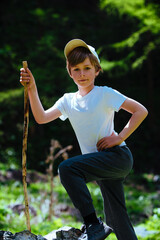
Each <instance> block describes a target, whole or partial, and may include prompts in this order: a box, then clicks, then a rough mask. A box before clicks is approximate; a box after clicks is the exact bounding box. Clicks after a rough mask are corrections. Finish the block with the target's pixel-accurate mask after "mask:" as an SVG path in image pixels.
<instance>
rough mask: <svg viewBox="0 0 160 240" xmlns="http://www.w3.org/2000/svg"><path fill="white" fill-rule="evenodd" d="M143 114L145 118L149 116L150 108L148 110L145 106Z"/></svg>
mask: <svg viewBox="0 0 160 240" xmlns="http://www.w3.org/2000/svg"><path fill="white" fill-rule="evenodd" d="M143 115H144V119H145V118H146V117H147V115H148V110H147V108H145V107H144V108H143Z"/></svg>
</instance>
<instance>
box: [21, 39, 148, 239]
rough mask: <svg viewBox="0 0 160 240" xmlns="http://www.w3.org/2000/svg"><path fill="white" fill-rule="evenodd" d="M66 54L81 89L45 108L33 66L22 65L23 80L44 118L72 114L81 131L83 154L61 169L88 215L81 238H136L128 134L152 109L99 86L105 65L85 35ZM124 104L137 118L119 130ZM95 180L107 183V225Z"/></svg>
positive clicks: (45, 120) (66, 185)
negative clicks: (128, 199)
mask: <svg viewBox="0 0 160 240" xmlns="http://www.w3.org/2000/svg"><path fill="white" fill-rule="evenodd" d="M64 54H65V57H66V62H67V70H68V73H69V75H70V77H71V78H72V79H73V81H74V83H75V84H76V85H77V87H78V91H77V92H74V93H66V94H64V95H63V96H62V97H61V98H60V99H59V100H58V101H57V102H56V103H55V104H54V105H53V107H51V108H50V109H48V110H46V111H45V110H44V109H43V106H42V104H41V102H40V99H39V96H38V92H37V87H36V83H35V80H34V77H33V75H32V73H31V71H30V70H29V69H27V71H25V70H24V69H23V68H22V69H21V77H20V82H21V83H22V85H24V83H26V82H27V83H28V94H29V100H30V105H31V109H32V112H33V115H34V118H35V120H36V121H37V122H38V123H39V124H43V123H48V122H51V121H53V120H55V119H57V118H59V117H60V119H61V120H65V119H66V118H68V119H69V121H70V123H71V125H72V127H73V129H74V131H75V134H76V136H77V139H78V142H79V145H80V148H81V151H82V155H79V156H76V157H72V158H70V159H68V160H65V161H64V162H62V163H61V164H60V165H59V175H60V179H61V182H62V184H63V186H64V188H65V189H66V191H67V193H68V195H69V196H70V198H71V200H72V202H73V204H74V206H75V207H76V208H78V209H79V211H80V213H81V215H82V217H83V220H84V224H83V228H82V231H83V234H82V235H81V237H80V238H79V240H103V239H105V238H106V237H107V236H108V235H109V234H110V233H111V232H112V231H113V232H114V233H115V234H116V237H117V239H118V240H136V239H137V237H136V234H135V232H134V229H133V227H132V224H131V222H130V219H129V217H128V215H127V211H126V206H125V199H124V191H123V181H124V179H125V177H126V176H127V175H128V174H129V172H130V170H131V169H132V166H133V158H132V154H131V152H130V150H129V148H128V147H127V145H126V143H125V140H126V139H127V138H128V137H129V136H130V135H131V134H132V133H133V132H134V131H135V129H136V128H137V127H138V126H139V125H140V124H141V122H142V121H143V120H144V119H145V117H146V116H147V114H148V112H147V110H146V108H145V107H144V106H143V105H141V104H140V103H138V102H136V101H135V100H133V99H131V98H128V97H126V96H124V95H123V94H121V93H120V92H118V91H116V90H114V89H112V88H110V87H107V86H104V87H99V86H95V78H96V77H97V76H98V74H99V73H100V71H102V69H101V66H100V60H99V57H98V55H97V53H96V51H95V49H94V48H93V47H91V46H89V45H87V44H86V43H85V42H84V41H82V40H80V39H73V40H71V41H70V42H68V43H67V45H66V46H65V49H64ZM120 109H124V110H125V111H127V112H129V113H131V118H130V119H129V122H128V123H127V125H126V126H125V127H124V128H123V129H122V131H121V132H120V133H119V134H118V133H116V132H115V131H114V112H115V111H119V110H120ZM90 181H96V182H97V183H98V185H99V187H100V189H101V193H102V197H103V201H104V212H105V220H106V223H107V225H106V224H105V223H104V222H102V220H101V218H98V217H97V215H96V212H95V208H94V206H93V203H92V198H91V195H90V193H89V190H88V188H87V186H86V183H88V182H90Z"/></svg>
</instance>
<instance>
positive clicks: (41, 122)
mask: <svg viewBox="0 0 160 240" xmlns="http://www.w3.org/2000/svg"><path fill="white" fill-rule="evenodd" d="M35 121H36V123H38V124H44V123H45V121H44V119H43V118H36V117H35Z"/></svg>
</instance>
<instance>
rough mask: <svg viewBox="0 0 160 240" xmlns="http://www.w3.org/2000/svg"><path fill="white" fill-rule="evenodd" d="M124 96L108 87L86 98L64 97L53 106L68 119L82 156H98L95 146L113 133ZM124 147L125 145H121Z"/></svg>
mask: <svg viewBox="0 0 160 240" xmlns="http://www.w3.org/2000/svg"><path fill="white" fill-rule="evenodd" d="M126 98H127V97H126V96H124V95H123V94H121V93H119V92H118V91H116V90H113V89H112V88H109V87H106V86H105V87H98V86H94V88H93V89H92V90H91V91H90V92H89V93H88V94H87V95H85V96H83V97H80V96H78V94H77V92H76V93H66V94H64V95H63V97H61V98H60V99H59V100H58V101H57V102H56V103H55V105H54V107H55V108H58V109H59V110H60V112H61V113H62V115H61V116H60V119H61V120H65V119H66V118H68V119H69V121H70V123H71V125H72V127H73V129H74V131H75V134H76V136H77V139H78V142H79V145H80V149H81V152H82V154H85V153H92V152H97V147H96V144H97V142H98V141H99V140H100V139H101V138H103V137H106V136H110V135H111V134H112V132H113V131H114V112H115V111H117V112H118V110H119V108H120V106H121V105H122V103H123V102H124V101H125V100H126ZM121 145H122V146H123V145H125V143H124V142H123V143H121Z"/></svg>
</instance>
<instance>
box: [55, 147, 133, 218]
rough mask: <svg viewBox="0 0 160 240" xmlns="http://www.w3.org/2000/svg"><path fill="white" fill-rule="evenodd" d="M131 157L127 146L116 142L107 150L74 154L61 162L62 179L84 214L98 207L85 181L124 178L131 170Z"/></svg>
mask: <svg viewBox="0 0 160 240" xmlns="http://www.w3.org/2000/svg"><path fill="white" fill-rule="evenodd" d="M132 161H133V160H132V158H130V157H129V154H128V149H127V148H126V147H119V146H116V147H113V148H110V149H107V150H106V151H102V152H96V153H91V154H84V155H80V156H77V157H73V158H70V159H68V160H65V161H64V162H62V163H61V164H60V166H59V174H60V179H61V182H62V184H63V186H64V187H65V189H66V191H67V192H68V194H69V196H70V198H71V200H72V202H73V204H74V205H75V207H76V208H78V209H79V211H80V213H81V215H82V216H83V217H85V216H87V215H89V214H91V213H92V212H94V211H95V210H94V207H93V204H92V199H91V195H90V193H89V191H88V188H87V186H86V183H87V182H90V181H93V180H96V181H98V180H104V179H105V180H111V179H120V178H121V179H123V178H124V176H126V175H127V174H128V173H129V171H130V170H131V168H132V164H133V162H132Z"/></svg>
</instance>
